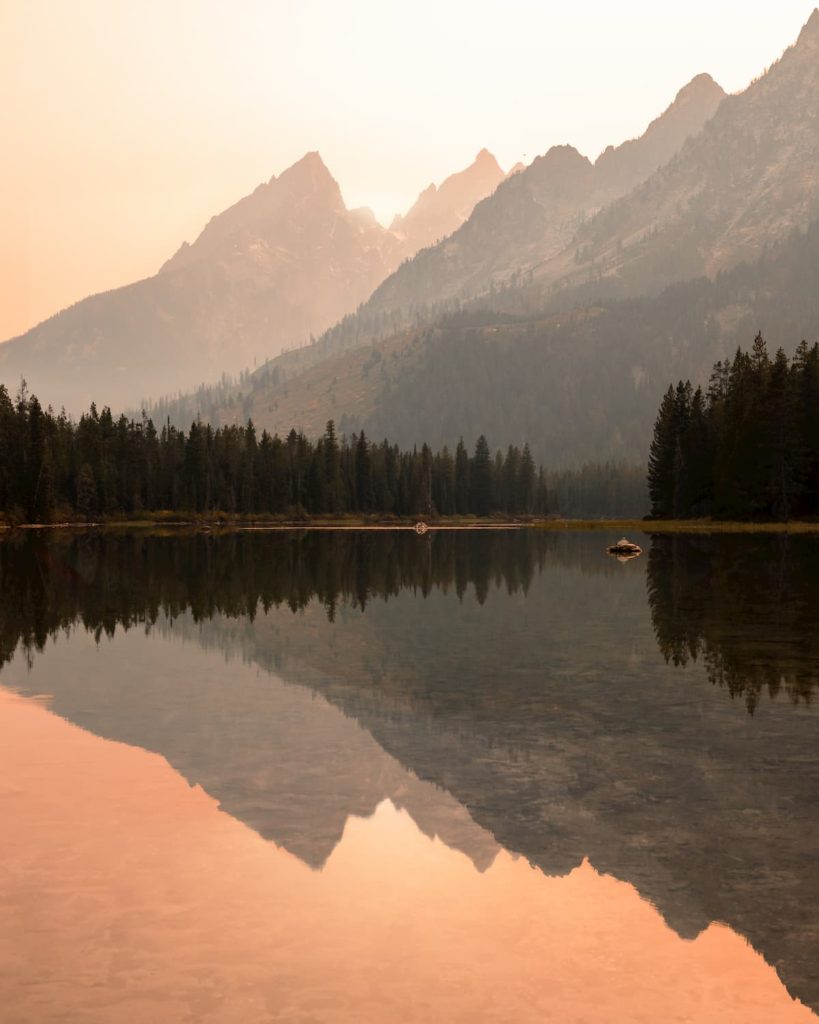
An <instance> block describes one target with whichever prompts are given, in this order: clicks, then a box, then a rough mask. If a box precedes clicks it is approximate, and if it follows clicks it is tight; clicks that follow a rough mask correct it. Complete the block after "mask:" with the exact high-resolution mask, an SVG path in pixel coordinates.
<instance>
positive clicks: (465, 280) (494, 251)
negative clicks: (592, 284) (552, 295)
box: [333, 75, 725, 345]
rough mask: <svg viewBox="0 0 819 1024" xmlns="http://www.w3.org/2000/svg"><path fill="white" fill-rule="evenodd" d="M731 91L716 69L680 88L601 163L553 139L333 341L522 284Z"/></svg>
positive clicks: (403, 270)
mask: <svg viewBox="0 0 819 1024" xmlns="http://www.w3.org/2000/svg"><path fill="white" fill-rule="evenodd" d="M724 96H725V94H724V92H723V91H722V89H721V88H720V87H719V86H718V85H717V84H716V82H714V81H713V80H712V79H711V78H710V77H709V76H708V75H698V76H697V77H696V78H695V79H694V80H693V81H691V82H690V83H689V84H688V85H687V86H685V87H684V88H683V89H681V90H680V92H679V93H678V94H677V97H676V98H675V100H674V102H673V103H672V104H671V106H670V107H669V108H668V109H667V110H666V111H665V112H664V113H663V114H662V115H661V116H660V117H659V118H657V119H656V120H655V121H653V122H652V124H651V125H649V127H648V129H647V130H646V132H645V133H644V134H643V135H642V136H641V137H640V138H639V139H635V140H631V141H629V142H626V143H623V145H621V146H618V147H617V148H612V147H610V148H609V149H607V150H606V151H605V152H604V153H603V154H601V156H600V157H599V158H598V160H597V162H596V163H594V164H592V163H591V162H590V161H589V160H588V159H587V158H586V157H584V156H581V154H580V153H578V152H577V150H576V149H574V148H573V147H572V146H554V147H552V149H550V150H549V151H548V152H547V153H546V154H545V155H544V156H540V157H538V158H537V159H535V160H534V161H533V162H532V163H531V164H530V165H529V167H527V168H525V169H524V170H522V171H519V172H518V173H516V174H514V175H512V176H511V177H509V178H508V179H507V180H506V181H504V182H503V183H502V184H501V185H500V186H499V187H498V189H497V190H496V192H495V193H494V194H493V195H491V196H489V197H488V198H487V199H484V200H483V201H482V202H480V203H478V205H477V206H476V207H475V210H474V211H473V213H472V216H471V217H470V218H469V220H468V221H467V222H466V223H465V224H464V225H463V226H462V227H461V228H460V229H459V230H458V231H456V232H455V233H454V234H453V235H452V236H451V237H450V238H447V239H445V240H444V241H443V242H440V243H439V244H438V245H436V246H434V247H432V248H429V249H423V250H421V252H419V253H418V255H417V256H416V257H415V259H413V260H411V261H410V262H409V263H406V264H404V265H402V266H401V267H400V268H399V269H398V270H397V271H396V272H395V273H394V274H393V275H392V276H390V277H389V278H387V279H386V280H385V281H384V282H383V284H381V285H380V286H379V287H378V288H377V289H376V291H375V292H374V294H373V296H372V298H371V299H370V300H369V301H368V302H367V303H366V304H365V306H364V307H363V309H362V310H361V311H360V313H359V314H357V316H356V318H354V322H352V323H350V324H347V325H341V326H340V328H339V329H338V330H337V331H336V332H334V335H335V337H334V338H333V340H334V341H336V342H337V343H338V344H341V345H346V344H348V343H349V342H350V341H351V339H352V338H353V336H358V338H359V339H360V337H361V336H362V335H363V336H365V337H366V335H367V333H368V328H369V334H370V336H372V335H375V334H377V333H378V327H379V325H380V323H381V322H383V320H384V318H385V317H389V316H390V315H393V314H395V313H396V311H400V315H401V316H402V317H403V319H404V321H405V322H407V321H410V320H411V319H412V318H413V316H414V314H415V313H421V314H422V315H423V314H424V312H425V311H428V310H429V309H430V308H431V307H435V306H436V305H437V306H440V305H441V304H442V303H446V302H447V301H451V300H456V301H457V300H460V299H465V298H466V299H468V298H469V297H471V296H473V295H476V294H480V293H482V292H484V291H486V290H487V289H488V288H490V287H491V286H492V285H494V284H496V283H498V282H501V281H509V282H512V283H519V282H520V281H521V280H526V279H527V278H528V276H529V275H530V274H532V273H534V272H536V271H537V270H538V268H539V267H541V266H542V264H543V263H544V262H545V261H548V260H549V259H552V258H554V257H555V256H558V255H560V254H561V253H562V252H564V250H565V249H566V247H567V246H568V245H570V243H571V241H572V239H573V238H574V237H575V235H576V233H577V231H578V229H579V228H580V226H581V225H582V224H583V222H584V221H585V220H587V219H588V218H589V217H591V216H593V215H594V214H595V213H597V211H598V210H600V208H601V207H604V206H605V205H606V204H608V203H611V202H612V201H613V200H615V199H617V198H618V197H620V196H622V195H624V194H625V193H627V192H628V191H630V190H631V189H633V188H635V187H636V186H638V185H639V184H641V183H642V182H643V181H644V180H645V179H646V178H648V177H649V175H651V174H652V173H653V172H654V171H656V170H657V169H658V168H659V167H661V166H662V165H663V164H665V163H667V162H668V161H669V160H671V158H672V157H673V156H674V155H675V154H676V153H677V152H678V151H679V149H680V148H681V147H682V146H683V145H684V143H685V142H686V140H687V139H689V138H690V137H691V136H692V135H695V134H696V133H697V132H698V131H699V130H700V129H701V128H702V127H703V125H705V124H706V123H707V122H708V120H709V119H710V118H711V117H712V116H713V114H714V113H715V111H716V110H717V108H718V107H719V105H720V104H721V102H722V100H723V98H724Z"/></svg>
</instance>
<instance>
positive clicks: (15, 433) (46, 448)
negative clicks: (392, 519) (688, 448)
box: [0, 385, 547, 523]
mask: <svg viewBox="0 0 819 1024" xmlns="http://www.w3.org/2000/svg"><path fill="white" fill-rule="evenodd" d="M546 507H547V494H546V479H545V474H544V472H543V470H542V469H538V468H537V467H536V466H535V463H534V460H533V458H532V455H531V452H530V450H529V446H528V445H524V446H523V448H522V449H519V448H517V447H516V446H513V445H510V446H509V447H508V448H507V450H506V452H505V453H502V452H500V451H498V452H497V453H495V455H494V456H493V454H492V452H491V451H490V448H489V445H488V443H487V441H486V438H485V437H483V436H480V437H479V438H478V440H477V443H476V444H475V447H474V450H473V451H472V452H471V453H469V452H468V451H467V449H466V447H465V445H464V443H463V441H460V442H459V443H458V445H457V447H456V449H455V451H454V452H450V451H449V449H448V448H446V447H444V448H443V449H442V450H440V451H438V452H433V451H432V450H431V449H430V448H429V446H428V445H426V444H425V445H422V446H421V447H420V448H417V447H416V448H413V449H412V450H411V451H402V450H400V449H399V448H398V446H397V445H393V444H390V443H389V441H386V440H384V441H382V442H381V443H379V444H373V443H372V442H370V440H369V439H368V438H367V437H366V436H365V434H364V432H363V431H361V432H360V433H358V434H353V435H352V436H351V437H350V438H349V439H347V438H346V437H344V436H342V437H339V436H338V435H337V433H336V429H335V424H334V423H333V421H332V420H330V421H329V422H328V423H327V427H326V430H325V432H324V435H323V436H322V437H321V438H319V439H318V440H317V441H315V442H313V441H311V440H309V439H308V438H307V437H305V436H304V434H302V433H298V432H297V431H295V430H291V431H290V433H289V434H288V435H287V437H286V438H284V439H282V438H280V437H278V436H271V435H270V434H268V433H267V432H266V431H262V433H261V436H257V432H256V428H255V427H254V425H253V423H252V421H250V420H249V421H248V422H247V423H246V424H245V425H244V426H236V425H231V426H224V427H221V428H219V429H213V428H212V427H211V426H210V425H205V424H202V423H200V422H195V423H193V424H192V425H191V427H190V430H188V431H184V430H179V429H177V428H176V427H174V426H173V425H171V424H170V423H166V424H165V425H164V426H163V427H162V428H161V429H160V430H157V429H156V427H155V426H154V424H153V422H152V420H151V419H150V418H148V417H146V416H143V417H142V419H129V418H127V417H126V416H124V415H122V416H120V417H119V418H114V417H113V416H112V414H111V410H110V409H109V408H104V409H103V410H102V412H98V411H97V409H96V407H95V406H93V405H92V407H91V409H90V411H89V412H88V413H86V414H84V415H83V416H82V417H81V418H80V420H79V422H77V423H75V422H74V421H73V420H71V419H70V418H69V417H68V416H66V414H65V413H60V414H55V413H54V412H53V411H52V410H51V409H47V410H44V409H43V408H42V406H41V405H40V402H39V401H38V400H37V398H36V397H35V396H34V395H29V394H28V392H27V389H26V387H25V385H23V386H22V387H21V389H20V392H19V394H18V395H17V397H16V400H12V398H11V397H10V396H9V393H8V391H7V389H6V388H5V387H4V386H3V385H0V515H2V516H4V518H6V519H7V520H8V521H10V522H32V523H48V522H54V521H57V520H62V519H76V518H79V519H82V520H91V519H94V518H96V517H113V518H117V517H120V518H121V517H130V516H135V515H139V514H140V513H148V512H156V511H172V512H182V513H187V514H205V513H212V512H224V513H228V514H240V515H249V516H252V515H280V516H286V517H289V518H303V517H305V516H308V515H324V514H330V515H343V514H346V513H353V514H360V515H367V514H373V515H390V514H392V515H398V516H416V515H421V516H434V515H444V516H446V515H476V516H488V515H491V514H493V513H501V514H507V515H543V514H544V513H545V512H546Z"/></svg>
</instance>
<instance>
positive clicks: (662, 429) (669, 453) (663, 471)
mask: <svg viewBox="0 0 819 1024" xmlns="http://www.w3.org/2000/svg"><path fill="white" fill-rule="evenodd" d="M676 447H677V436H676V402H675V396H674V388H673V387H671V386H670V385H669V388H668V391H666V393H665V396H664V397H663V401H662V404H661V405H660V411H659V413H658V414H657V420H656V422H655V424H654V436H653V438H652V441H651V447H650V449H649V456H648V494H649V498H650V499H651V515H652V516H653V518H655V519H669V518H671V516H672V515H673V514H674V492H675V483H676V481H675V479H674V472H675V468H676Z"/></svg>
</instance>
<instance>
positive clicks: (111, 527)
mask: <svg viewBox="0 0 819 1024" xmlns="http://www.w3.org/2000/svg"><path fill="white" fill-rule="evenodd" d="M421 522H423V523H424V525H425V527H426V529H425V530H420V531H419V530H417V524H418V523H421ZM166 529H167V530H169V531H177V530H178V531H182V530H193V531H196V532H202V533H237V532H274V531H296V530H302V531H306V530H311V531H359V532H360V531H379V532H384V531H402V532H411V533H419V534H420V535H423V534H425V533H427V532H429V533H432V532H434V531H441V530H446V531H452V530H523V529H530V530H547V531H551V532H556V533H557V532H573V531H617V532H625V531H631V532H632V533H641V534H643V535H648V534H652V533H663V534H668V533H680V534H683V533H688V534H691V533H702V534H712V533H802V534H804V533H817V534H819V521H805V520H793V521H790V522H743V521H732V522H728V521H726V522H720V521H718V520H710V519H665V520H644V519H525V520H524V519H493V518H487V519H477V518H475V517H468V516H466V517H464V516H447V517H436V518H435V519H429V520H421V519H396V520H392V519H378V518H366V517H360V516H340V517H334V518H331V517H328V518H326V519H325V518H321V517H316V518H314V519H308V520H267V519H254V518H248V519H242V518H223V517H213V518H211V517H207V516H205V517H191V518H184V517H183V518H173V519H172V518H168V519H163V518H161V517H157V518H145V519H108V520H99V521H91V522H68V521H66V522H57V523H18V524H9V523H3V522H0V534H3V533H13V532H15V531H17V530H57V531H72V530H80V531H82V530H101V531H106V532H114V531H131V530H133V531H143V530H146V531H156V530H166Z"/></svg>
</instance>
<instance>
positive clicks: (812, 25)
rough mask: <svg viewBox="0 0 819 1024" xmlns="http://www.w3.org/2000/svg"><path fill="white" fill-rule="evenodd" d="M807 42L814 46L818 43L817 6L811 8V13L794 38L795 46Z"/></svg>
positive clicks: (818, 15) (818, 11) (818, 19)
mask: <svg viewBox="0 0 819 1024" xmlns="http://www.w3.org/2000/svg"><path fill="white" fill-rule="evenodd" d="M807 44H810V45H813V46H816V45H817V44H819V7H814V8H813V13H812V14H811V16H810V17H809V18H808V20H807V21H806V22H805V24H804V26H803V28H802V31H801V32H800V33H799V38H798V39H797V40H796V45H797V47H800V46H805V45H807Z"/></svg>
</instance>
